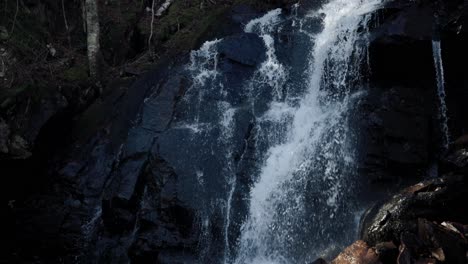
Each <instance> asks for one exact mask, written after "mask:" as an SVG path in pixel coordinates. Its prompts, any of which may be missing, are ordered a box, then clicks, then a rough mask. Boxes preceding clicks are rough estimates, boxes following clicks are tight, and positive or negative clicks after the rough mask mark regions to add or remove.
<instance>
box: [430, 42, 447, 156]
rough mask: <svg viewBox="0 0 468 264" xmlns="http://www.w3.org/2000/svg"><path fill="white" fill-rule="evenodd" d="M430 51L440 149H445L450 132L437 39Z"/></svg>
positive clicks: (440, 52) (440, 54) (439, 46)
mask: <svg viewBox="0 0 468 264" xmlns="http://www.w3.org/2000/svg"><path fill="white" fill-rule="evenodd" d="M432 52H433V56H434V66H435V70H436V78H437V96H438V99H439V120H440V124H441V134H442V149H443V150H444V151H446V150H447V149H448V147H449V143H450V133H449V128H448V117H447V104H446V103H445V97H446V95H445V78H444V64H443V60H442V49H441V45H440V41H439V40H433V41H432Z"/></svg>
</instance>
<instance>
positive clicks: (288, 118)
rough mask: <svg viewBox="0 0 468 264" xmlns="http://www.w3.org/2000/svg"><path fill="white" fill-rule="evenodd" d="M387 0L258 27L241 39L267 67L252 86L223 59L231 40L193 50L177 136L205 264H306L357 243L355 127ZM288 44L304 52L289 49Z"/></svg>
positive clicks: (358, 0)
mask: <svg viewBox="0 0 468 264" xmlns="http://www.w3.org/2000/svg"><path fill="white" fill-rule="evenodd" d="M383 1H384V0H366V1H363V0H330V1H329V3H327V4H324V5H323V6H322V7H321V8H320V10H316V11H311V12H310V13H309V14H307V15H305V16H304V17H298V16H297V15H296V14H293V15H291V16H285V15H283V14H282V11H281V9H277V10H273V11H270V12H269V13H267V14H266V15H265V16H263V17H260V18H257V19H254V20H252V21H250V22H249V23H247V24H246V26H245V32H246V33H245V34H247V35H248V34H251V35H252V34H256V35H257V36H258V37H259V38H260V39H261V41H262V42H263V45H264V47H265V57H264V61H263V62H262V63H259V64H258V66H257V67H256V68H255V69H253V71H252V73H251V74H250V77H248V78H245V79H242V78H237V77H236V76H235V72H236V69H237V68H236V67H244V66H239V65H235V64H232V63H230V62H225V61H223V60H219V58H218V57H219V54H218V49H219V48H220V46H221V45H222V43H223V40H216V41H211V42H207V43H205V44H204V45H203V46H202V48H201V49H200V50H198V51H194V52H192V56H191V64H190V65H189V67H188V71H189V73H190V76H191V78H192V80H193V85H192V87H191V88H190V89H189V90H188V91H187V94H186V95H185V96H184V100H183V102H181V103H180V105H179V108H181V109H185V111H182V112H183V113H184V114H183V115H182V116H179V117H177V121H176V122H174V124H172V130H171V131H170V133H171V137H172V135H173V134H178V133H180V134H181V135H184V136H181V137H180V138H183V139H184V140H186V139H187V138H189V140H187V141H186V144H185V146H184V147H185V148H187V153H192V151H190V149H191V148H192V147H193V149H194V150H196V151H193V152H196V153H197V154H196V155H195V156H193V157H187V160H190V164H197V166H198V167H196V168H189V169H187V171H195V172H196V173H195V174H196V175H195V176H194V177H193V178H194V179H196V181H194V182H193V183H191V182H187V183H186V184H187V186H193V185H194V184H195V185H197V186H199V190H198V191H197V192H196V193H195V194H193V197H190V198H186V200H191V199H192V200H193V199H197V200H198V201H200V202H199V204H200V205H197V204H195V205H194V206H200V208H199V211H200V219H201V220H200V229H201V239H200V241H201V242H200V248H201V250H200V251H201V253H200V255H201V256H200V258H201V262H202V263H207V262H210V263H212V262H217V261H221V262H224V263H236V264H244V263H245V264H247V263H252V264H257V263H272V264H275V263H288V264H289V263H307V262H309V261H313V260H315V258H316V257H318V256H320V255H324V254H327V253H326V251H334V250H336V249H337V248H340V247H342V246H344V245H346V244H347V243H349V242H351V240H353V239H354V238H355V231H356V228H357V226H356V221H355V217H356V214H357V213H356V212H357V211H358V208H357V204H356V202H355V190H354V189H353V186H354V185H353V176H354V175H355V173H356V169H355V166H356V163H355V151H354V149H355V146H354V143H353V142H354V137H353V131H352V130H351V129H350V125H349V123H350V119H351V117H352V113H353V111H354V110H355V107H354V106H355V105H356V104H357V103H358V102H359V100H360V98H361V95H362V94H363V88H364V86H365V85H363V81H362V80H361V78H360V65H362V64H363V62H364V61H365V60H366V56H365V55H366V54H365V53H366V51H367V46H366V43H367V42H366V32H367V26H368V24H369V21H370V19H371V18H372V13H373V11H375V10H376V9H377V8H378V7H379V5H380V4H381V3H382V2H383ZM281 34H283V35H284V34H288V36H289V38H291V39H292V42H293V43H294V44H295V45H296V46H297V47H296V48H294V49H288V48H283V47H282V45H285V43H284V42H282V41H281V38H280V37H279V35H281ZM243 69H244V71H249V70H246V69H247V68H246V67H244V68H243ZM223 72H228V73H232V72H234V74H231V75H228V74H226V73H225V74H226V75H225V76H224V75H223ZM233 76H234V77H233ZM240 79H242V80H240ZM234 86H235V88H233V87H234ZM246 131H248V132H246ZM246 133H247V135H248V137H245V136H244V137H245V138H244V137H239V134H244V135H245V134H246ZM167 134H168V135H169V133H167ZM214 139H215V140H214ZM165 141H168V142H169V143H170V142H171V141H170V140H168V139H165ZM169 143H168V145H169ZM163 152H164V151H163ZM220 153H222V155H220ZM188 155H189V154H188ZM171 162H173V163H180V164H183V165H180V166H184V167H187V166H189V165H187V164H189V163H187V162H186V161H185V160H184V159H180V158H178V159H174V160H173V161H171ZM246 164H247V165H246ZM176 165H177V164H176ZM245 175H247V176H245ZM245 177H247V178H248V180H246V179H245ZM187 188H189V187H187ZM243 208H244V209H243ZM220 251H222V252H223V253H220ZM213 255H217V256H216V257H213Z"/></svg>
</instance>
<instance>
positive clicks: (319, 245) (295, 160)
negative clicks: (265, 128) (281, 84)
mask: <svg viewBox="0 0 468 264" xmlns="http://www.w3.org/2000/svg"><path fill="white" fill-rule="evenodd" d="M381 2H382V1H380V0H375V1H365V2H363V1H359V0H356V1H349V0H334V1H330V2H329V3H328V4H326V5H324V6H323V7H322V8H321V9H320V10H319V11H318V12H317V13H315V14H312V15H311V16H323V17H324V18H323V28H322V31H321V32H320V33H319V34H317V35H315V36H313V39H312V41H313V43H314V46H313V48H312V52H311V54H310V55H309V56H310V57H309V60H310V61H311V63H310V66H309V69H308V71H307V74H306V75H307V76H308V79H307V80H305V82H306V84H307V87H306V92H305V94H304V95H303V99H302V100H301V101H300V102H299V103H298V105H289V104H287V103H286V104H282V105H281V107H279V109H270V110H271V111H275V112H278V111H279V112H280V113H282V112H290V113H291V122H290V123H288V124H286V125H287V126H288V127H287V129H286V130H287V132H286V133H285V135H284V137H285V139H284V141H283V142H281V143H280V144H277V145H274V146H271V147H270V149H269V150H268V152H267V158H266V159H265V161H264V164H263V167H262V169H261V170H260V175H259V177H258V180H257V181H256V183H255V185H254V186H253V187H252V190H251V195H250V211H249V217H248V220H247V221H246V223H245V224H244V225H243V227H242V234H241V237H240V241H239V250H238V257H237V259H236V260H235V263H239V264H240V263H304V261H305V262H307V261H312V260H313V258H315V257H316V256H317V255H316V254H319V253H320V252H317V249H318V250H319V251H320V250H324V249H325V248H323V246H324V245H327V244H329V243H333V242H337V241H338V239H339V238H340V237H341V238H342V237H343V235H342V234H341V235H340V234H338V233H340V232H338V233H336V232H334V230H335V231H336V229H337V228H339V229H341V231H344V230H347V229H348V230H349V228H350V226H349V223H347V221H348V220H347V219H349V218H350V215H348V213H349V212H350V210H349V209H351V208H352V207H351V206H352V201H349V200H348V198H350V194H351V193H350V192H349V191H350V188H352V186H351V182H352V179H350V176H351V175H352V174H353V171H352V167H353V158H354V157H353V156H354V155H353V151H352V147H353V146H352V142H351V141H352V138H351V137H350V131H349V130H348V126H347V125H348V124H347V122H348V117H349V113H350V111H352V107H353V100H354V99H355V97H356V95H355V94H352V91H353V88H355V87H353V82H355V81H357V80H356V79H355V78H358V76H359V65H360V60H361V59H362V57H363V56H362V55H363V47H359V46H358V40H359V38H360V34H359V33H358V30H359V29H360V28H366V27H367V24H368V22H369V19H370V15H369V13H370V12H372V11H374V10H375V9H376V8H377V7H378V6H379V4H381ZM272 105H273V107H275V106H276V105H275V104H272ZM285 108H286V109H285ZM291 110H292V111H291ZM311 185H313V187H311ZM311 188H313V189H315V192H318V193H320V195H319V196H318V197H317V196H316V197H310V196H311V193H310V192H311V191H312V189H311ZM308 192H309V193H308ZM312 196H313V195H312ZM311 203H313V204H311ZM343 228H344V229H343ZM314 251H315V252H314Z"/></svg>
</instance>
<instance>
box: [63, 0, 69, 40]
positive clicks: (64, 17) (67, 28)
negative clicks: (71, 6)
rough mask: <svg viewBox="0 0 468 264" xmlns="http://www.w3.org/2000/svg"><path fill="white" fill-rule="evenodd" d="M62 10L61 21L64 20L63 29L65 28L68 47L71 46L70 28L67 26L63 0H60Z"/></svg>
mask: <svg viewBox="0 0 468 264" xmlns="http://www.w3.org/2000/svg"><path fill="white" fill-rule="evenodd" d="M62 12H63V21H64V22H65V29H66V30H67V38H68V47H69V48H71V37H70V29H69V27H68V21H67V15H66V14H65V3H64V1H63V0H62Z"/></svg>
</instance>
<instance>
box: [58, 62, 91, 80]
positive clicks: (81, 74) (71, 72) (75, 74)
mask: <svg viewBox="0 0 468 264" xmlns="http://www.w3.org/2000/svg"><path fill="white" fill-rule="evenodd" d="M62 77H63V78H64V79H65V80H67V81H83V80H86V79H88V72H87V69H86V67H84V66H80V65H77V66H74V67H71V68H69V69H67V70H65V72H63V76H62Z"/></svg>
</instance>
